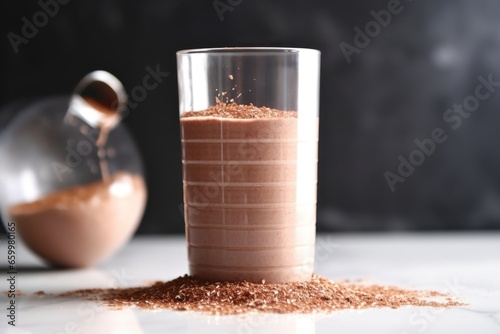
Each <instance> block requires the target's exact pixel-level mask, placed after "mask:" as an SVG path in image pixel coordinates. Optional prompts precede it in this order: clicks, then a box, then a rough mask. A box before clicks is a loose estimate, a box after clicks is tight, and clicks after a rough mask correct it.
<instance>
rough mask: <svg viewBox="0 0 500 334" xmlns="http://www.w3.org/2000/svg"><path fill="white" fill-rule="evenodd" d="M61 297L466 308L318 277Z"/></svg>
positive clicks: (221, 305) (160, 303)
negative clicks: (303, 280) (270, 282)
mask: <svg viewBox="0 0 500 334" xmlns="http://www.w3.org/2000/svg"><path fill="white" fill-rule="evenodd" d="M60 296H64V297H84V298H86V299H90V300H98V301H100V302H102V303H104V304H105V305H107V306H109V307H111V308H115V309H121V308H125V307H134V306H135V307H139V308H143V309H151V310H154V309H173V310H183V311H184V310H189V311H200V312H204V313H209V314H241V313H246V312H251V311H257V312H266V313H330V312H334V311H339V310H346V309H367V308H380V307H390V308H399V307H403V306H427V307H451V306H461V305H464V304H463V303H461V302H458V301H456V300H454V299H453V298H452V297H451V296H449V295H446V294H443V293H440V292H437V291H421V290H407V289H401V288H397V287H393V286H381V285H363V284H354V283H348V282H334V281H331V280H328V279H326V278H324V277H321V276H317V275H314V276H313V277H312V279H311V280H310V281H307V282H299V283H285V284H258V283H248V282H235V283H231V282H215V283H214V282H208V281H203V280H199V279H195V278H193V277H190V276H188V275H185V276H183V277H179V278H176V279H174V280H172V281H168V282H156V283H153V284H152V285H150V286H146V287H134V288H121V289H87V290H76V291H70V292H67V293H63V294H61V295H60Z"/></svg>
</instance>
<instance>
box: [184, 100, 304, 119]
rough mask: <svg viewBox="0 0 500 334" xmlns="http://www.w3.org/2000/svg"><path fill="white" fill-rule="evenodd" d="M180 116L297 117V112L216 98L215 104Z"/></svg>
mask: <svg viewBox="0 0 500 334" xmlns="http://www.w3.org/2000/svg"><path fill="white" fill-rule="evenodd" d="M181 117H223V118H297V113H296V112H291V111H282V110H277V109H272V108H267V107H256V106H254V105H252V104H250V105H245V104H237V103H235V102H227V103H226V102H221V101H219V99H217V103H216V105H214V106H211V107H209V108H208V109H205V110H201V111H187V112H185V113H183V114H182V115H181Z"/></svg>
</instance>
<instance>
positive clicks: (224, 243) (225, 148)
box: [177, 47, 320, 283]
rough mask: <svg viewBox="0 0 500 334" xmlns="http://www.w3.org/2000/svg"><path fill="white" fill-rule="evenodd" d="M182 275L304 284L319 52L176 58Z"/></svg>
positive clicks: (309, 265) (308, 266)
mask: <svg viewBox="0 0 500 334" xmlns="http://www.w3.org/2000/svg"><path fill="white" fill-rule="evenodd" d="M177 67H178V80H179V106H180V108H179V109H180V125H181V142H182V166H183V185H184V213H185V215H184V217H185V223H186V237H187V246H188V258H189V270H190V274H191V275H193V276H196V277H199V278H202V279H207V280H212V281H242V280H246V281H249V282H259V283H260V282H263V281H265V282H267V283H283V282H291V281H305V280H308V279H310V278H311V275H312V273H313V270H314V243H315V235H316V185H317V160H318V155H317V151H318V123H319V108H318V105H319V69H320V52H319V51H317V50H312V49H299V48H260V47H259V48H216V49H198V50H185V51H179V52H177Z"/></svg>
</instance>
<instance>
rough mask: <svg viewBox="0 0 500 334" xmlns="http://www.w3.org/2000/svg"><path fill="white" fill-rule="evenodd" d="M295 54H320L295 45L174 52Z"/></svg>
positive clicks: (318, 51)
mask: <svg viewBox="0 0 500 334" xmlns="http://www.w3.org/2000/svg"><path fill="white" fill-rule="evenodd" d="M241 53H244V54H249V55H250V54H255V55H259V54H262V55H263V54H273V53H274V54H297V53H314V54H317V55H320V54H321V51H320V50H316V49H310V48H296V47H272V46H270V47H268V46H257V47H253V46H248V47H247V46H244V47H240V46H237V47H215V48H200V49H185V50H179V51H177V52H176V54H177V55H178V56H183V55H195V54H214V55H215V54H241Z"/></svg>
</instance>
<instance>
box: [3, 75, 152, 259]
mask: <svg viewBox="0 0 500 334" xmlns="http://www.w3.org/2000/svg"><path fill="white" fill-rule="evenodd" d="M126 102H127V96H126V94H125V90H124V88H123V86H122V84H121V83H120V81H119V80H118V79H116V78H115V77H114V76H113V75H111V74H110V73H107V72H104V71H96V72H92V73H90V74H88V75H87V76H85V77H84V78H83V79H82V80H81V81H80V83H79V84H78V85H77V87H76V89H75V90H74V93H73V94H72V96H70V97H57V98H49V99H45V100H42V101H38V102H35V103H33V104H31V105H29V106H28V107H26V108H24V109H23V110H19V111H16V114H17V116H16V117H15V118H13V119H12V121H11V122H10V123H9V124H8V125H7V127H6V129H5V130H4V131H3V133H2V134H1V136H0V210H1V212H2V218H3V220H4V222H5V225H6V226H7V229H8V230H9V232H13V230H15V232H16V233H17V235H18V236H19V237H20V238H21V239H22V241H24V242H25V243H26V245H27V246H28V247H29V248H30V249H31V250H32V251H34V252H35V253H36V254H37V255H39V256H40V257H41V258H43V259H44V260H45V261H47V262H49V263H50V264H52V265H56V266H62V267H85V266H89V265H92V264H94V263H96V262H97V261H100V260H102V259H103V258H105V257H107V256H109V255H111V254H112V253H113V252H115V251H116V250H117V249H118V248H119V247H120V246H121V245H123V244H124V243H125V242H126V241H128V239H129V238H130V237H131V236H132V235H133V233H134V231H135V230H136V228H137V226H138V224H139V222H140V220H141V218H142V215H143V212H144V207H145V204H146V198H147V190H146V185H145V182H144V178H143V167H142V162H141V158H140V155H139V151H138V149H137V147H136V145H135V143H134V141H133V139H132V137H131V135H130V134H129V132H128V131H127V130H126V129H125V127H124V126H123V125H121V124H120V120H121V119H122V116H123V115H122V113H123V111H124V110H125V107H126Z"/></svg>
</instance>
